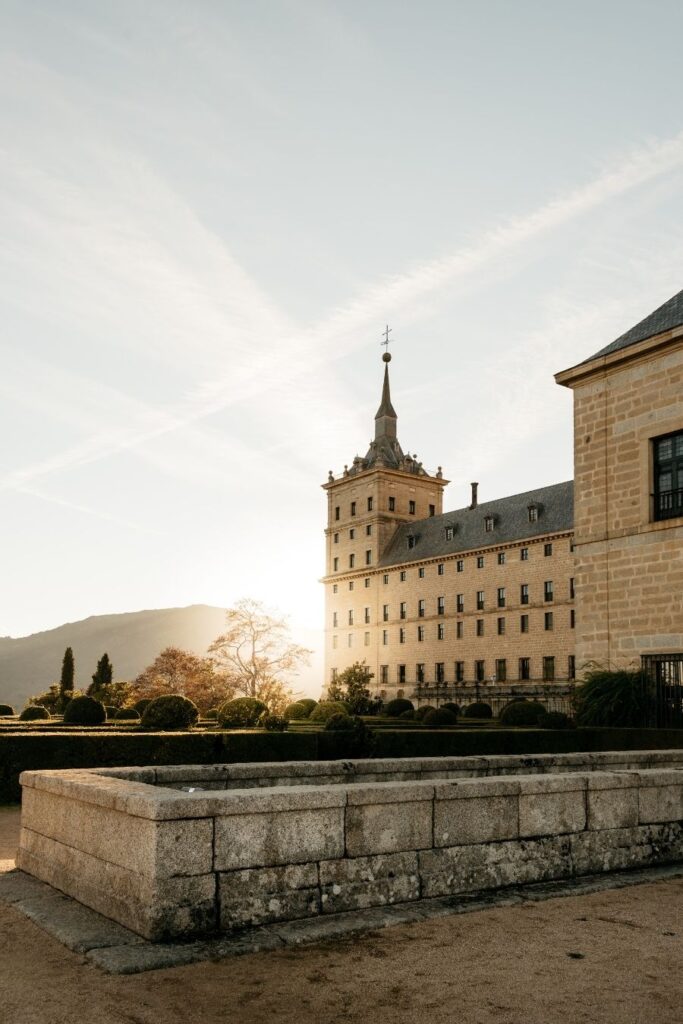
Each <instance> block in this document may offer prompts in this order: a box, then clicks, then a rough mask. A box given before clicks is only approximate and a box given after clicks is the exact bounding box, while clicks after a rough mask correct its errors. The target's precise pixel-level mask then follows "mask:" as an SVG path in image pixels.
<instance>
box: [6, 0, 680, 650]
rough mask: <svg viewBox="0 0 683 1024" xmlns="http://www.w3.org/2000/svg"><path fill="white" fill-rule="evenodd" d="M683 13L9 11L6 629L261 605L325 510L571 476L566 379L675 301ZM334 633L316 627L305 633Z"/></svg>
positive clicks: (534, 6)
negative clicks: (385, 453) (367, 460)
mask: <svg viewBox="0 0 683 1024" xmlns="http://www.w3.org/2000/svg"><path fill="white" fill-rule="evenodd" d="M682 33H683V6H681V4H680V3H679V2H678V0H672V2H669V0H656V2H652V0H648V2H632V0H618V2H616V0H614V2H613V0H591V2H586V0H574V2H573V3H572V4H567V3H566V2H557V0H516V2H515V3H511V2H509V0H478V2H476V3H475V2H473V0H468V2H461V0H443V2H441V0H421V2H420V3H417V2H413V3H408V2H399V0H346V2H328V0H267V2H266V0H244V2H242V0H163V2H162V0H145V3H142V4H141V3H139V2H138V0H136V2H132V0H117V2H116V3H112V2H103V0H28V2H27V0H16V2H15V0H0V304H1V308H2V331H1V332H0V358H1V363H0V368H1V369H0V437H2V439H3V443H2V444H1V445H0V508H1V510H2V511H1V522H2V530H1V532H0V573H1V577H2V587H0V635H11V636H22V635H27V634H29V633H33V632H36V631H40V630H44V629H48V628H51V627H53V626H57V625H60V624H61V623H63V622H67V621H75V620H78V619H81V618H84V617H86V616H88V615H93V614H102V613H109V612H118V611H133V610H138V609H142V608H157V607H170V606H179V605H187V604H193V603H207V604H214V605H218V606H225V607H228V606H230V605H231V604H232V603H234V602H235V601H236V600H238V599H239V598H241V597H253V598H256V599H258V600H261V601H263V602H264V603H265V604H266V605H267V606H268V607H269V608H271V609H273V610H277V611H278V612H280V613H282V614H284V615H286V616H288V617H289V620H290V623H291V625H292V628H293V630H294V632H295V633H297V632H300V631H302V630H303V631H311V630H317V629H319V628H320V627H321V626H322V618H323V594H322V587H321V586H320V584H319V582H318V581H319V578H320V577H321V576H322V574H323V572H324V536H323V529H324V526H325V515H326V505H325V497H324V493H323V491H322V490H321V489H320V485H321V484H322V483H323V482H324V481H325V480H326V478H327V472H328V470H329V469H332V470H333V471H334V472H335V474H336V473H338V472H340V471H341V470H342V468H343V465H344V464H345V463H350V462H351V460H352V459H353V456H354V455H355V454H357V453H360V454H364V453H365V451H366V449H367V445H368V442H369V440H370V438H371V436H372V435H373V430H374V414H375V411H376V408H377V405H378V403H379V397H380V390H381V379H382V363H381V358H380V357H381V352H382V349H381V347H380V342H381V335H382V331H383V330H384V327H385V324H387V323H388V324H389V325H390V326H391V328H392V335H391V337H392V339H393V342H392V352H393V360H392V363H391V381H392V399H393V404H394V407H395V408H396V410H397V413H398V417H399V420H398V430H399V439H400V441H401V443H402V445H403V448H404V450H406V451H408V450H409V451H411V452H415V453H417V455H418V457H419V458H420V459H421V460H422V461H423V463H424V465H425V467H426V468H427V469H429V470H434V469H435V468H436V466H437V465H442V466H443V470H444V475H445V476H446V477H447V478H449V479H450V480H451V483H450V485H449V487H448V488H447V490H446V495H445V506H444V507H445V508H446V509H452V508H459V507H462V506H463V505H466V504H467V503H468V500H469V482H470V481H471V480H478V481H479V483H480V487H479V495H480V500H482V501H485V500H490V499H493V498H497V497H501V496H503V495H505V494H512V493H516V492H520V491H525V490H528V489H532V488H534V487H536V486H542V485H546V484H549V483H555V482H558V481H560V480H566V479H569V478H570V477H571V476H572V472H573V471H572V410H571V393H570V392H568V391H567V390H565V389H563V388H559V387H558V386H557V385H556V384H555V383H554V380H553V374H554V373H555V372H557V371H559V370H562V369H565V368H566V367H568V366H571V365H573V364H574V363H576V362H579V361H581V360H582V359H584V358H586V357H588V356H589V355H591V354H592V353H593V352H595V351H597V350H598V349H600V348H602V347H603V346H604V345H605V344H607V343H608V342H610V341H612V340H613V339H614V338H616V337H617V336H618V335H619V334H621V333H622V332H623V331H625V330H626V329H628V328H629V327H631V326H632V325H633V324H634V323H636V322H637V321H639V320H640V319H642V318H643V317H644V316H645V315H646V314H648V313H649V312H650V311H651V310H653V309H655V308H656V307H657V306H659V305H660V304H661V303H662V302H664V301H665V300H666V299H668V298H669V297H670V296H671V295H673V294H674V293H676V292H678V291H679V290H680V289H681V287H683V272H682V265H683V194H682V186H683V102H682V99H683V95H682V94H683V64H682V63H681V60H680V39H681V35H682ZM308 635H310V633H309V634H308Z"/></svg>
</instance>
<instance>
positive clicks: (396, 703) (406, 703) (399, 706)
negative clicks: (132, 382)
mask: <svg viewBox="0 0 683 1024" xmlns="http://www.w3.org/2000/svg"><path fill="white" fill-rule="evenodd" d="M414 710H415V705H414V704H413V702H412V700H406V698H405V697H394V699H393V700H390V701H389V702H388V704H385V705H384V707H383V708H382V714H383V715H386V716H387V718H398V717H399V715H402V714H403V712H404V711H414Z"/></svg>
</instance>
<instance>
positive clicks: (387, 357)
mask: <svg viewBox="0 0 683 1024" xmlns="http://www.w3.org/2000/svg"><path fill="white" fill-rule="evenodd" d="M382 361H383V362H385V363H390V362H391V352H382Z"/></svg>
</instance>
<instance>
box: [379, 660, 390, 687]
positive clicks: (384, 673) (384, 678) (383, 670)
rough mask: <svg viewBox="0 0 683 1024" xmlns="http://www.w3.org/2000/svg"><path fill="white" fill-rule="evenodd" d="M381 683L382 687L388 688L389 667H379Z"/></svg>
mask: <svg viewBox="0 0 683 1024" xmlns="http://www.w3.org/2000/svg"><path fill="white" fill-rule="evenodd" d="M379 681H380V684H381V685H382V686H386V685H387V683H388V682H389V666H388V665H380V667H379Z"/></svg>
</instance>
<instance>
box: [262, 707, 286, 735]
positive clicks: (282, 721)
mask: <svg viewBox="0 0 683 1024" xmlns="http://www.w3.org/2000/svg"><path fill="white" fill-rule="evenodd" d="M258 724H259V726H260V727H261V729H265V730H266V731H267V732H286V731H287V726H288V725H289V722H288V721H287V719H286V718H283V716H282V715H271V713H270V712H269V711H264V712H263V714H262V715H261V717H260V718H259V720H258Z"/></svg>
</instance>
